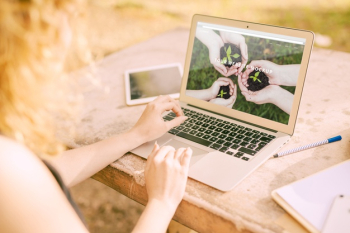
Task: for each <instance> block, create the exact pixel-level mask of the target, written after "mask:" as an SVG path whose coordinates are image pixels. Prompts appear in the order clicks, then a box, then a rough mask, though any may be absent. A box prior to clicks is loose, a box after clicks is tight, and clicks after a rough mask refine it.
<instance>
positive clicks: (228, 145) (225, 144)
mask: <svg viewBox="0 0 350 233" xmlns="http://www.w3.org/2000/svg"><path fill="white" fill-rule="evenodd" d="M231 145H232V143H231V142H225V143H224V146H227V147H230V146H231Z"/></svg>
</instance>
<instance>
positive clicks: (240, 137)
mask: <svg viewBox="0 0 350 233" xmlns="http://www.w3.org/2000/svg"><path fill="white" fill-rule="evenodd" d="M236 138H238V139H243V138H244V135H242V134H239V135H237V136H236Z"/></svg>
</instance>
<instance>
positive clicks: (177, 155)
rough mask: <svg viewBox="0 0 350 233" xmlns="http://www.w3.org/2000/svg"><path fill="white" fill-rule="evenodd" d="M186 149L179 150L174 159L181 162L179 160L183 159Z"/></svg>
mask: <svg viewBox="0 0 350 233" xmlns="http://www.w3.org/2000/svg"><path fill="white" fill-rule="evenodd" d="M185 150H186V148H179V149H177V150H176V151H175V155H174V158H175V159H177V160H179V158H180V157H181V155H182V154H183V153H184V152H185Z"/></svg>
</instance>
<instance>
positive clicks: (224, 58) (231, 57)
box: [220, 43, 242, 67]
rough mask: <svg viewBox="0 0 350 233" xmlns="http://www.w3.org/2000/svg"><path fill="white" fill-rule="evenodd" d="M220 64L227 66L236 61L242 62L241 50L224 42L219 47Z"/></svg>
mask: <svg viewBox="0 0 350 233" xmlns="http://www.w3.org/2000/svg"><path fill="white" fill-rule="evenodd" d="M220 59H221V64H223V65H224V66H227V67H231V66H232V65H235V64H237V63H241V62H242V54H241V50H240V49H239V48H238V47H237V46H236V45H234V44H231V43H225V44H224V46H222V47H221V48H220Z"/></svg>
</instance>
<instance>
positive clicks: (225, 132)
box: [221, 129, 230, 134]
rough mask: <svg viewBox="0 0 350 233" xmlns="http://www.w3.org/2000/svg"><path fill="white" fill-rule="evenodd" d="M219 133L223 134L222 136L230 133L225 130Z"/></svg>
mask: <svg viewBox="0 0 350 233" xmlns="http://www.w3.org/2000/svg"><path fill="white" fill-rule="evenodd" d="M221 133H223V134H229V133H230V131H228V130H227V129H225V130H224V131H222V132H221Z"/></svg>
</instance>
